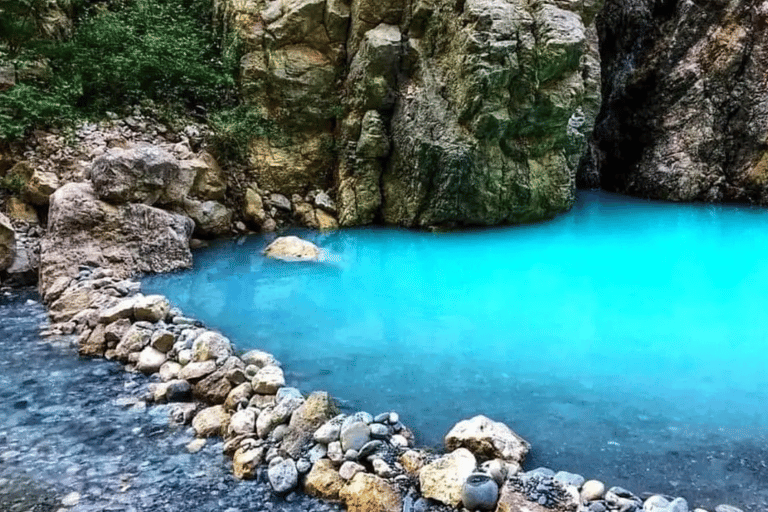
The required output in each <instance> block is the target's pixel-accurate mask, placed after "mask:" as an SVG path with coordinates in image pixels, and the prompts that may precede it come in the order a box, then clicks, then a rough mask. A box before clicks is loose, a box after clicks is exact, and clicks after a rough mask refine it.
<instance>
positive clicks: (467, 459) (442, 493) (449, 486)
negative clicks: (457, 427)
mask: <svg viewBox="0 0 768 512" xmlns="http://www.w3.org/2000/svg"><path fill="white" fill-rule="evenodd" d="M475 465H476V461H475V456H474V455H472V452H470V451H469V450H467V449H466V448H459V449H458V450H455V451H453V452H451V453H449V454H448V455H444V456H443V457H440V458H439V459H437V460H436V461H434V462H432V463H430V464H427V465H426V466H424V467H423V468H421V470H420V471H419V483H420V484H421V494H422V495H423V496H424V497H425V498H432V499H434V500H437V501H440V502H441V503H445V504H446V505H450V506H452V507H458V506H459V504H460V503H461V488H462V486H463V485H464V482H465V481H466V480H467V477H468V476H469V475H470V474H471V473H472V472H473V471H474V470H475Z"/></svg>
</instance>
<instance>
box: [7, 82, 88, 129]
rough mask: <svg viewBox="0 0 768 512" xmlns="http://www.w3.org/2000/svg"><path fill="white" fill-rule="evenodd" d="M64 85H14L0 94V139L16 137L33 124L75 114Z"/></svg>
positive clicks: (53, 120) (66, 117)
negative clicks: (47, 86) (49, 86)
mask: <svg viewBox="0 0 768 512" xmlns="http://www.w3.org/2000/svg"><path fill="white" fill-rule="evenodd" d="M68 90H69V89H68V88H67V86H66V85H65V84H59V85H58V86H57V87H52V88H51V89H44V88H42V87H41V86H39V85H35V84H26V83H22V84H18V85H16V86H15V87H12V88H11V89H9V90H7V91H5V92H3V93H0V140H16V139H19V138H21V137H23V136H24V134H25V133H26V132H27V131H28V130H29V129H30V128H31V127H32V126H35V125H40V124H58V123H62V122H66V121H67V120H70V119H73V118H74V117H75V113H74V110H73V108H72V105H71V101H72V96H73V95H72V94H71V91H69V92H70V93H69V94H68Z"/></svg>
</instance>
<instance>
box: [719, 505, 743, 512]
mask: <svg viewBox="0 0 768 512" xmlns="http://www.w3.org/2000/svg"><path fill="white" fill-rule="evenodd" d="M715 512H743V511H742V510H741V509H740V508H738V507H734V506H733V505H725V504H723V505H718V506H716V507H715Z"/></svg>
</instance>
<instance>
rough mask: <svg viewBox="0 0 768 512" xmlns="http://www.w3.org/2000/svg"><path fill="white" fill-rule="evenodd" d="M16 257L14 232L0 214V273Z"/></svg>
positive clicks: (6, 219) (6, 218) (8, 222)
mask: <svg viewBox="0 0 768 512" xmlns="http://www.w3.org/2000/svg"><path fill="white" fill-rule="evenodd" d="M15 257H16V231H15V230H14V229H13V224H11V221H10V220H9V219H8V217H6V216H5V215H3V214H2V213H0V271H2V270H5V269H7V268H8V267H10V266H11V264H12V263H13V260H14V258H15Z"/></svg>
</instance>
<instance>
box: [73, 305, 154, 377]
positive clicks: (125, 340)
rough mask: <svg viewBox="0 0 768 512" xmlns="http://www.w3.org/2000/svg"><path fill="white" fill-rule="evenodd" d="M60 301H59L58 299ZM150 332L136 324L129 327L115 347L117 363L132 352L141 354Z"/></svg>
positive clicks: (125, 358) (123, 360)
mask: <svg viewBox="0 0 768 512" xmlns="http://www.w3.org/2000/svg"><path fill="white" fill-rule="evenodd" d="M59 300H61V299H59ZM151 335H152V332H151V331H150V330H148V329H145V328H143V327H140V326H138V325H136V324H133V325H131V326H130V327H129V328H128V330H127V331H126V332H125V334H124V335H123V337H122V339H121V340H120V343H118V344H117V347H115V355H116V357H117V359H118V360H119V361H122V362H126V361H128V356H129V355H130V354H131V353H132V352H133V353H137V352H141V351H142V350H144V347H146V346H147V345H148V344H149V340H150V337H151Z"/></svg>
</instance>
